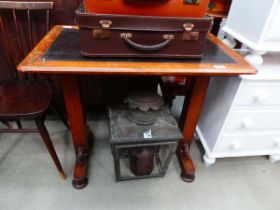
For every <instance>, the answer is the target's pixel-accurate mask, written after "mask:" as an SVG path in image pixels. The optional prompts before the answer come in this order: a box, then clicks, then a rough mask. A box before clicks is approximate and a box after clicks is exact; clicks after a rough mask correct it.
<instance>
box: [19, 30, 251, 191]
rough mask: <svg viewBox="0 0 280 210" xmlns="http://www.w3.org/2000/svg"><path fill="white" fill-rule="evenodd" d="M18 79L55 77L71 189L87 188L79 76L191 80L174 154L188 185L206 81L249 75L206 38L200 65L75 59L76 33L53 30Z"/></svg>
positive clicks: (239, 59) (235, 58) (189, 61)
mask: <svg viewBox="0 0 280 210" xmlns="http://www.w3.org/2000/svg"><path fill="white" fill-rule="evenodd" d="M18 70H19V71H21V72H24V73H34V74H49V75H57V76H58V78H59V82H60V84H61V86H62V89H63V94H64V100H65V104H66V109H67V114H68V118H69V122H70V126H71V133H72V138H73V143H74V148H75V152H76V163H75V167H74V175H73V186H74V187H75V188H83V187H85V186H86V185H87V166H88V159H89V146H88V145H89V142H88V137H89V129H88V127H87V124H86V119H85V115H84V110H83V106H82V101H81V94H80V88H79V75H104V76H111V75H126V76H186V77H192V78H193V85H192V89H191V93H190V94H188V95H187V96H188V97H185V102H184V106H183V111H182V114H181V122H180V127H181V129H182V132H183V135H184V139H183V140H182V141H181V142H180V144H179V146H178V149H177V156H178V160H179V162H180V165H181V168H182V173H181V176H182V178H183V179H184V180H185V181H192V180H193V179H194V175H195V167H194V164H193V162H192V159H191V156H190V154H189V149H190V146H191V143H192V138H193V135H194V132H195V128H196V124H197V122H198V118H199V115H200V112H201V109H202V105H203V101H204V97H205V94H206V91H207V87H208V82H209V79H210V77H211V76H234V75H239V74H255V73H256V70H255V69H254V68H252V67H251V66H250V65H249V64H247V63H246V62H245V61H244V60H243V58H242V57H241V56H239V55H238V54H236V53H235V52H234V51H232V50H231V49H230V48H228V47H226V46H225V45H224V44H223V43H222V42H221V41H219V40H218V39H217V38H216V37H214V36H213V35H211V34H209V36H208V40H207V42H206V45H205V55H204V56H203V58H202V59H144V58H140V59H129V58H122V59H119V58H118V59H117V58H86V57H82V56H81V55H80V37H79V30H78V28H77V27H75V26H55V27H54V28H52V30H51V31H50V32H49V33H48V34H47V35H46V36H45V37H44V38H43V39H42V40H41V42H40V43H39V44H38V45H37V46H36V47H35V48H34V49H33V50H32V52H31V53H30V54H29V55H28V56H27V57H26V58H25V59H24V60H23V61H22V62H21V63H20V64H19V66H18Z"/></svg>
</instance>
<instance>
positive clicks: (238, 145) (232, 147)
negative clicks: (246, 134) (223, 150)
mask: <svg viewBox="0 0 280 210" xmlns="http://www.w3.org/2000/svg"><path fill="white" fill-rule="evenodd" d="M230 148H231V149H232V150H237V149H240V148H241V144H240V143H239V142H237V141H234V142H232V144H231V145H230Z"/></svg>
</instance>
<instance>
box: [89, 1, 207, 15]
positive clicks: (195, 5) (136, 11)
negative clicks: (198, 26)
mask: <svg viewBox="0 0 280 210" xmlns="http://www.w3.org/2000/svg"><path fill="white" fill-rule="evenodd" d="M208 4H209V0H85V10H86V12H88V13H97V14H122V15H140V16H164V17H166V16H169V17H204V16H205V13H206V11H207V7H208Z"/></svg>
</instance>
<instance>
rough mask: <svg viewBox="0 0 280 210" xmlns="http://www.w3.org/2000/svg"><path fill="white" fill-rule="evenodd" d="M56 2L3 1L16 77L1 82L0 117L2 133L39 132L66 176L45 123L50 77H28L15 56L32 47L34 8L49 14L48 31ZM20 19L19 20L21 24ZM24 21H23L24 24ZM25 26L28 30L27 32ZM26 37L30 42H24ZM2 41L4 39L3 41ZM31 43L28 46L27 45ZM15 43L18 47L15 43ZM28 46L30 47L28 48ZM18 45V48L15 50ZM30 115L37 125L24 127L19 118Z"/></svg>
mask: <svg viewBox="0 0 280 210" xmlns="http://www.w3.org/2000/svg"><path fill="white" fill-rule="evenodd" d="M52 7H53V2H8V1H0V11H1V14H0V29H1V31H0V32H1V36H2V44H3V45H4V47H5V50H6V52H7V57H8V58H9V61H10V63H11V65H12V67H13V70H14V71H13V74H14V77H15V79H14V80H13V81H6V82H0V121H1V122H3V123H5V124H6V125H7V128H5V129H0V133H3V132H5V133H19V132H21V133H22V132H23V133H25V132H39V133H40V135H41V137H42V139H43V141H44V143H45V145H46V147H47V149H48V151H49V153H50V155H51V157H52V159H53V161H54V163H55V165H56V167H57V169H58V171H59V174H60V175H61V176H62V177H63V178H66V176H65V174H64V171H63V169H62V167H61V164H60V161H59V159H58V157H57V154H56V152H55V149H54V147H53V144H52V142H51V140H50V137H49V134H48V131H47V129H46V127H45V125H44V116H45V113H46V111H47V109H48V107H49V105H50V103H51V99H52V89H51V87H50V85H49V83H48V81H46V80H45V81H43V80H38V79H34V78H33V79H31V80H30V78H29V80H27V79H26V78H27V75H19V74H18V73H17V71H16V65H17V62H16V57H17V56H18V55H20V56H22V57H23V56H25V54H26V53H25V51H28V50H30V49H32V47H33V38H34V36H33V31H32V21H31V20H32V15H31V13H32V12H35V10H36V11H37V12H38V11H39V10H40V11H41V12H44V13H45V14H46V19H45V23H46V31H48V30H49V28H50V21H49V20H50V17H49V16H50V10H51V9H52ZM2 12H4V13H5V14H7V12H10V13H11V14H12V20H13V21H12V22H11V21H9V24H7V22H5V21H4V19H3V16H2ZM18 14H20V15H21V17H22V15H23V14H25V15H26V17H27V21H26V22H23V21H22V19H20V21H19V19H18ZM19 23H20V24H19ZM12 24H13V26H14V29H15V32H16V40H14V42H12V41H11V38H9V33H10V32H11V29H10V28H11V25H12ZM21 24H22V25H21ZM7 26H9V27H7ZM23 30H27V33H26V32H25V31H23ZM24 38H27V39H28V42H24ZM0 43H1V42H0ZM26 43H28V46H26ZM15 46H16V47H15ZM26 47H28V48H29V49H28V50H25V48H26ZM15 49H18V50H15ZM23 117H28V118H32V119H34V121H35V123H36V126H37V129H25V128H23V127H22V124H21V121H20V119H21V118H23ZM10 121H16V123H17V126H18V128H12V127H11V126H10V124H9V122H10Z"/></svg>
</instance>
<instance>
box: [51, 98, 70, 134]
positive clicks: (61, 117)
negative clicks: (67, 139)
mask: <svg viewBox="0 0 280 210" xmlns="http://www.w3.org/2000/svg"><path fill="white" fill-rule="evenodd" d="M50 107H51V109H52V110H53V112H54V113H55V114H56V115H57V116H59V118H60V119H61V121H62V123H63V124H64V125H65V127H66V128H68V129H69V125H68V123H67V120H66V119H65V117H64V116H63V115H62V113H61V111H60V110H59V108H58V106H57V105H56V104H55V102H54V101H52V102H51V104H50Z"/></svg>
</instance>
